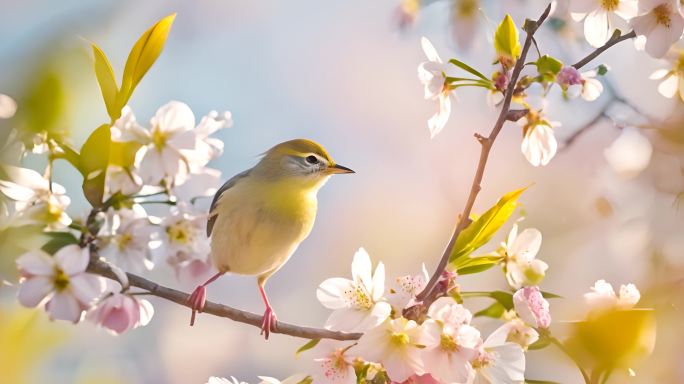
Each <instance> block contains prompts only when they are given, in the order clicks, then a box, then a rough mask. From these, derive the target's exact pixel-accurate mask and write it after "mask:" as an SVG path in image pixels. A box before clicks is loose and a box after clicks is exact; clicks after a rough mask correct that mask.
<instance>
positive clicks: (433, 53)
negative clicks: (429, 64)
mask: <svg viewBox="0 0 684 384" xmlns="http://www.w3.org/2000/svg"><path fill="white" fill-rule="evenodd" d="M420 45H421V46H422V47H423V52H425V56H427V58H428V60H430V61H436V62H438V63H441V62H442V59H441V58H440V57H439V54H437V50H436V49H435V46H434V45H432V43H431V42H430V40H428V38H427V37H425V36H423V37H422V38H421V39H420Z"/></svg>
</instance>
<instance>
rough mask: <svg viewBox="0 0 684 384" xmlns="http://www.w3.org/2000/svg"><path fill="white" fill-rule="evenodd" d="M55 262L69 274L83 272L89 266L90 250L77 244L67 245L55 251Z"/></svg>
mask: <svg viewBox="0 0 684 384" xmlns="http://www.w3.org/2000/svg"><path fill="white" fill-rule="evenodd" d="M54 257H55V263H56V264H57V265H58V266H59V267H60V268H61V269H62V271H64V273H66V274H67V275H69V276H74V275H76V274H79V273H82V272H83V271H85V269H86V267H88V262H89V261H90V252H89V251H88V249H87V248H81V247H79V246H78V245H76V244H71V245H67V246H66V247H63V248H61V249H60V250H59V251H57V253H55V256H54Z"/></svg>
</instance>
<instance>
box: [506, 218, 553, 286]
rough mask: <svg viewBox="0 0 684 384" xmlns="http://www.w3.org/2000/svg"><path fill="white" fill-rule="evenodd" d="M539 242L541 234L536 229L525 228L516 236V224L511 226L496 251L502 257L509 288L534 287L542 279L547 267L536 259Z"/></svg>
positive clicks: (539, 246)
mask: <svg viewBox="0 0 684 384" xmlns="http://www.w3.org/2000/svg"><path fill="white" fill-rule="evenodd" d="M541 242H542V234H541V232H539V230H538V229H535V228H527V229H525V230H524V231H522V232H521V233H520V234H518V224H513V227H512V228H511V231H510V232H509V233H508V237H507V238H506V242H505V243H502V244H501V249H500V250H499V251H497V254H499V255H501V256H503V257H504V270H505V272H506V280H508V284H509V285H510V286H511V287H513V288H515V289H519V288H521V287H523V286H527V285H535V284H538V283H539V282H540V281H541V280H542V279H543V278H544V274H545V273H546V270H547V269H548V265H547V264H546V263H545V262H543V261H541V260H539V259H536V256H537V253H539V248H541Z"/></svg>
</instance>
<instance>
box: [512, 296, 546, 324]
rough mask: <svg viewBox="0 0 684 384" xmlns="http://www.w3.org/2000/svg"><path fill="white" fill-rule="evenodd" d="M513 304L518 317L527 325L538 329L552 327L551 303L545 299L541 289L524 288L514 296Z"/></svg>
mask: <svg viewBox="0 0 684 384" xmlns="http://www.w3.org/2000/svg"><path fill="white" fill-rule="evenodd" d="M513 304H514V306H515V311H516V312H517V313H518V316H519V317H520V318H521V319H522V320H523V321H524V322H526V323H527V324H530V325H532V326H535V327H537V328H548V327H549V326H550V325H551V313H550V312H549V302H548V301H546V299H544V297H543V296H542V294H541V292H540V291H539V287H524V288H521V289H519V290H518V291H517V292H516V293H515V294H514V295H513Z"/></svg>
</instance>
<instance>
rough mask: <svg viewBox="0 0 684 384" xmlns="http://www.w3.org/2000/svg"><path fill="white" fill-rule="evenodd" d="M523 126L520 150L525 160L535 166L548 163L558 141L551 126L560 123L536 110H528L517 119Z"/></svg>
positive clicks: (556, 125)
mask: <svg viewBox="0 0 684 384" xmlns="http://www.w3.org/2000/svg"><path fill="white" fill-rule="evenodd" d="M518 124H519V125H521V126H522V127H523V140H522V144H521V145H520V150H521V151H522V153H523V155H525V158H526V159H527V161H529V162H530V164H532V165H533V166H535V167H538V166H540V165H548V164H549V162H550V161H551V159H553V157H554V156H555V155H556V151H557V150H558V141H556V136H554V133H553V128H554V127H558V126H560V123H557V122H550V121H548V120H546V119H544V118H542V117H541V115H540V114H539V113H538V112H534V111H530V112H529V113H528V114H527V116H526V117H523V118H522V119H520V120H518Z"/></svg>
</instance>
